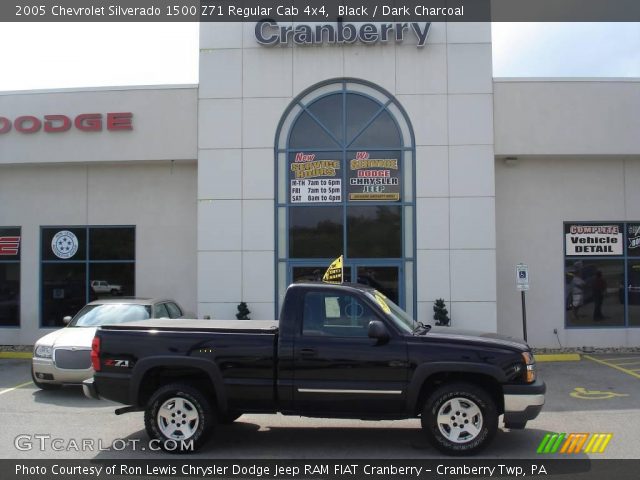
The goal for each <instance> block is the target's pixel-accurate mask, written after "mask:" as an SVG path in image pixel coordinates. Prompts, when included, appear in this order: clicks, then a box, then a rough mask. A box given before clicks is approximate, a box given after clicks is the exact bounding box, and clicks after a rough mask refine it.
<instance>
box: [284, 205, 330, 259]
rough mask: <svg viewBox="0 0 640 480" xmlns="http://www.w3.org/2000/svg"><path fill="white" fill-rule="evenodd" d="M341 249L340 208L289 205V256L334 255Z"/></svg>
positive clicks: (313, 256) (322, 256)
mask: <svg viewBox="0 0 640 480" xmlns="http://www.w3.org/2000/svg"><path fill="white" fill-rule="evenodd" d="M341 252H342V209H341V208H340V207H291V208H290V209H289V257H291V258H324V257H326V258H334V257H338V256H339V255H340V254H341Z"/></svg>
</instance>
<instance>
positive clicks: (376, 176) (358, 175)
mask: <svg viewBox="0 0 640 480" xmlns="http://www.w3.org/2000/svg"><path fill="white" fill-rule="evenodd" d="M392 155H393V156H395V155H397V154H396V153H395V152H389V154H388V155H387V158H370V156H371V154H370V153H369V152H356V154H355V158H352V159H351V160H349V187H348V188H349V200H351V201H378V202H379V201H385V202H398V201H400V168H399V165H398V163H399V162H398V158H397V157H396V158H388V157H391V156H392ZM376 156H377V155H376Z"/></svg>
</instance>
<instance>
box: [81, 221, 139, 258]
mask: <svg viewBox="0 0 640 480" xmlns="http://www.w3.org/2000/svg"><path fill="white" fill-rule="evenodd" d="M89 243H90V244H89V258H90V259H91V260H134V259H135V258H136V230H135V228H130V227H124V228H120V227H109V228H91V229H89Z"/></svg>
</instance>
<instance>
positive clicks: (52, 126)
mask: <svg viewBox="0 0 640 480" xmlns="http://www.w3.org/2000/svg"><path fill="white" fill-rule="evenodd" d="M70 128H71V119H70V118H69V117H67V116H66V115H45V116H44V131H45V132H49V133H56V132H66V131H67V130H69V129H70Z"/></svg>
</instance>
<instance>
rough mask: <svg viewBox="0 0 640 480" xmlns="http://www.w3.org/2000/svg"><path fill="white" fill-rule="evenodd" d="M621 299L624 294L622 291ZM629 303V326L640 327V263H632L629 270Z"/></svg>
mask: <svg viewBox="0 0 640 480" xmlns="http://www.w3.org/2000/svg"><path fill="white" fill-rule="evenodd" d="M620 299H621V301H623V300H624V292H623V291H622V288H621V289H620ZM627 299H628V300H627V301H628V302H629V303H628V305H629V307H628V308H629V325H630V326H633V327H638V326H640V261H630V262H629V267H628V270H627Z"/></svg>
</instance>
